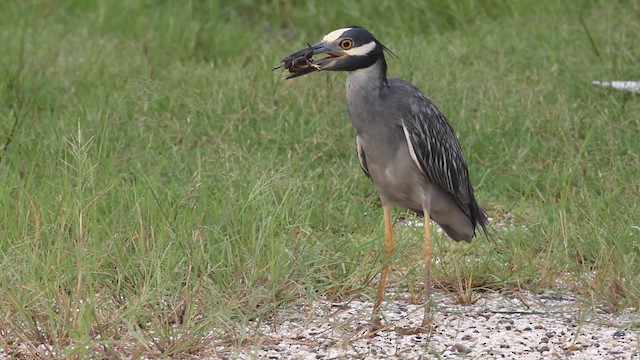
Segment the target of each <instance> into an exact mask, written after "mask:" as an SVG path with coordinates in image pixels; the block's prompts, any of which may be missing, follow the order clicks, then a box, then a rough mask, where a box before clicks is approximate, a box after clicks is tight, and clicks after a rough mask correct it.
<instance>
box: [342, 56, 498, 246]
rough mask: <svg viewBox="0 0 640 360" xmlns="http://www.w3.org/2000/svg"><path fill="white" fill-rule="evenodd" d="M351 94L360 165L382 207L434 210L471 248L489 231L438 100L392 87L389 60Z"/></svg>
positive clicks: (351, 80) (359, 73) (366, 72)
mask: <svg viewBox="0 0 640 360" xmlns="http://www.w3.org/2000/svg"><path fill="white" fill-rule="evenodd" d="M346 94H347V108H348V110H349V115H350V117H351V121H352V123H353V127H354V128H355V129H356V143H357V148H358V158H359V159H360V164H361V166H362V168H363V170H364V172H365V173H366V174H367V175H368V176H369V177H371V178H372V180H373V182H374V183H375V184H376V187H377V189H378V192H379V193H380V196H381V199H382V201H383V203H384V202H389V203H392V204H395V205H398V206H401V207H404V208H407V209H411V210H413V211H415V212H416V213H418V214H420V215H422V213H423V211H422V209H423V208H426V209H428V210H429V214H430V216H431V219H433V220H434V221H435V222H436V223H438V224H439V225H440V226H441V227H442V228H443V229H444V231H445V232H446V233H447V235H449V237H451V238H452V239H454V240H458V241H459V240H466V241H470V240H471V238H472V237H473V236H474V234H475V229H476V226H477V225H480V226H481V227H482V228H483V229H486V224H487V218H486V215H485V213H484V211H483V210H482V209H481V208H480V206H479V205H478V203H477V202H476V199H475V196H474V193H473V188H472V186H471V182H470V179H469V174H468V170H467V164H466V161H465V159H464V155H463V152H462V149H461V147H460V144H459V142H458V140H457V138H456V137H455V134H454V131H453V129H452V128H451V125H450V124H449V122H448V121H447V119H446V118H445V116H444V115H443V114H442V112H440V110H438V108H437V107H436V106H435V105H434V104H433V102H432V101H431V100H429V99H428V98H427V97H426V96H425V95H424V94H423V93H422V92H420V91H419V90H418V89H417V88H416V87H414V86H413V85H411V84H410V83H408V82H406V81H404V80H401V79H397V78H390V79H387V77H386V63H385V60H384V57H382V58H380V59H379V60H378V61H377V62H376V63H375V64H374V65H372V66H370V67H368V68H364V69H358V70H355V71H352V72H350V73H349V75H348V76H347V92H346ZM407 139H409V141H407ZM412 150H413V154H414V155H415V158H414V156H412V153H411V151H412Z"/></svg>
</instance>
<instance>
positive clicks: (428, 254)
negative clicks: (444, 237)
mask: <svg viewBox="0 0 640 360" xmlns="http://www.w3.org/2000/svg"><path fill="white" fill-rule="evenodd" d="M423 211H424V248H423V255H424V270H425V279H424V297H425V299H424V301H425V302H424V318H423V319H422V327H429V326H430V324H431V258H432V257H433V246H432V244H431V219H430V217H429V212H428V211H427V209H423Z"/></svg>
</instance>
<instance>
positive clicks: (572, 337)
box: [216, 293, 640, 359]
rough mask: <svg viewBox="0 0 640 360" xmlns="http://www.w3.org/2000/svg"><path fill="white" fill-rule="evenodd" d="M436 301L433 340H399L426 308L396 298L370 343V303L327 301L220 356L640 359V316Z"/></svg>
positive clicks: (547, 299)
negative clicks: (381, 326)
mask: <svg viewBox="0 0 640 360" xmlns="http://www.w3.org/2000/svg"><path fill="white" fill-rule="evenodd" d="M433 300H434V304H435V305H434V307H433V310H432V311H433V312H434V316H435V318H434V321H433V331H432V333H431V334H418V335H405V336H402V335H399V334H398V332H397V331H396V330H397V329H401V328H405V327H410V326H416V325H418V324H420V320H421V318H422V307H421V306H420V305H411V304H410V303H409V301H408V300H407V297H406V296H398V295H397V296H387V300H386V301H385V303H384V305H386V307H385V308H384V315H383V316H384V319H385V320H386V325H387V329H385V330H383V331H380V332H377V333H375V334H374V335H372V336H369V337H364V336H363V334H364V332H365V330H366V329H367V324H368V322H367V320H368V318H369V315H370V311H371V307H372V304H371V303H370V302H369V301H350V302H348V303H335V302H330V301H322V302H320V303H317V304H314V305H313V306H309V307H306V308H305V307H300V308H298V309H297V310H298V312H297V313H295V314H280V315H278V316H277V317H274V318H273V319H271V320H270V321H269V322H267V323H262V324H253V325H254V326H255V328H256V330H257V331H256V332H257V333H258V334H260V335H257V336H252V337H250V338H249V339H248V340H247V343H248V344H247V343H245V344H244V345H243V346H242V348H222V347H220V348H217V349H216V350H217V354H218V357H224V358H232V359H236V358H239V359H253V358H260V359H285V358H286V359H342V358H359V359H384V358H399V359H418V358H460V357H462V358H470V359H473V358H506V359H541V358H564V357H567V358H571V359H640V330H639V329H640V315H639V314H638V311H637V310H638V309H628V310H625V311H623V312H621V313H617V314H607V313H605V312H603V311H599V310H597V309H595V310H594V309H592V308H586V307H585V306H584V305H583V304H581V303H580V302H579V301H578V300H577V299H576V298H575V297H573V296H568V295H564V296H560V295H557V294H554V293H543V294H537V295H536V294H531V293H517V294H507V295H502V294H496V293H489V294H484V295H482V297H481V298H480V299H479V300H478V301H477V302H476V303H475V304H473V305H460V304H457V303H456V302H455V301H453V300H452V299H451V298H449V297H447V296H444V295H441V294H437V295H435V296H434V299H433ZM384 305H383V306H384ZM383 322H384V321H383Z"/></svg>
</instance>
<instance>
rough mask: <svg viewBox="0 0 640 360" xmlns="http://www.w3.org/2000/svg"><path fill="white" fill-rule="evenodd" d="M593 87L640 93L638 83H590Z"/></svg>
mask: <svg viewBox="0 0 640 360" xmlns="http://www.w3.org/2000/svg"><path fill="white" fill-rule="evenodd" d="M591 83H592V84H593V85H599V86H605V87H612V88H614V89H616V90H624V91H631V92H637V93H640V81H592V82H591Z"/></svg>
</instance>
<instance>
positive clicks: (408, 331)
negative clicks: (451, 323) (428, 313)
mask: <svg viewBox="0 0 640 360" xmlns="http://www.w3.org/2000/svg"><path fill="white" fill-rule="evenodd" d="M396 332H397V333H398V334H399V335H401V336H407V335H417V334H431V333H434V332H435V327H434V326H432V325H431V324H426V325H424V324H422V325H420V326H415V327H398V328H396Z"/></svg>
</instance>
